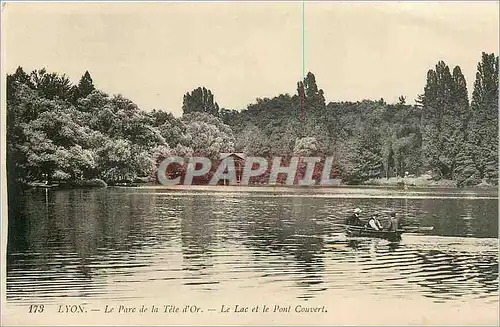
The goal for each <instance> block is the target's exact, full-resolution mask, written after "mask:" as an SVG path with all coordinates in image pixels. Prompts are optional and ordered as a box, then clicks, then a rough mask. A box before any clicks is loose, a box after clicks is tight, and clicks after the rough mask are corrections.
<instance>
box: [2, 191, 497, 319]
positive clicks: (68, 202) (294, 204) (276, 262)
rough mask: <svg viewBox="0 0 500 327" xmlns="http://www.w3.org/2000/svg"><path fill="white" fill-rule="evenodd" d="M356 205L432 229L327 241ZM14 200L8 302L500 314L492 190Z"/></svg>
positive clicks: (93, 194)
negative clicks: (363, 303)
mask: <svg viewBox="0 0 500 327" xmlns="http://www.w3.org/2000/svg"><path fill="white" fill-rule="evenodd" d="M356 207H360V208H361V209H362V210H363V213H362V217H361V218H362V219H363V218H364V219H366V218H367V215H368V213H371V212H378V213H380V214H381V215H382V217H383V218H382V219H381V220H382V222H384V219H386V217H388V214H389V213H390V212H391V211H397V212H398V213H399V215H400V216H401V217H402V218H403V223H404V224H405V225H407V226H410V225H411V226H434V230H432V231H431V232H426V233H425V234H415V233H407V234H403V239H402V241H401V242H400V243H399V244H389V243H388V242H387V241H384V240H363V241H360V242H357V243H356V244H350V245H349V244H348V245H345V244H344V245H343V244H339V245H332V244H330V242H329V241H331V240H335V239H341V238H342V237H343V226H341V225H340V224H342V223H343V222H344V219H345V218H346V217H347V216H348V215H349V214H350V213H351V211H352V210H353V209H354V208H356ZM11 212H12V213H11V216H10V217H9V229H8V232H9V234H8V249H7V252H8V253H7V283H6V287H7V294H6V295H7V300H8V304H9V305H10V306H11V307H13V308H16V307H23V306H24V307H25V306H26V304H31V303H45V304H48V305H50V304H56V303H57V304H59V303H61V299H65V301H67V300H70V301H73V302H75V301H77V302H78V303H92V302H93V301H101V302H102V301H120V303H128V302H130V303H139V302H138V301H143V300H145V301H149V302H151V301H152V300H154V299H160V298H161V299H170V300H172V299H174V298H175V299H182V300H183V301H184V300H186V301H187V300H189V301H194V302H193V303H196V301H197V299H199V300H200V301H201V300H202V299H204V300H206V301H205V302H207V301H208V303H210V300H207V299H215V298H217V299H218V300H219V302H220V301H221V300H220V299H221V297H225V296H230V297H232V298H233V299H236V300H237V301H239V303H241V302H242V301H244V300H245V299H247V300H248V301H250V302H251V301H258V300H259V299H261V300H265V299H266V298H270V297H272V298H274V299H281V301H288V302H290V303H291V302H293V303H298V304H307V303H323V304H329V305H331V303H332V302H331V301H332V299H336V301H338V300H339V299H342V301H346V302H345V303H349V301H352V302H354V303H355V302H356V301H357V299H367V297H368V298H369V299H378V300H380V301H381V303H383V302H384V301H388V302H387V303H389V302H390V301H394V300H398V299H411V301H421V302H422V301H423V302H422V303H424V302H425V303H428V304H429V305H430V306H429V308H434V306H433V304H435V305H436V307H439V308H454V307H460V306H465V305H467V306H471V305H473V306H477V307H482V308H489V309H488V310H491V311H488V312H490V313H491V314H493V313H494V314H495V315H496V314H497V312H493V310H494V309H495V310H497V309H498V295H499V294H498V282H499V278H498V193H497V192H496V191H481V190H436V189H430V190H429V189H426V190H424V189H419V190H414V191H413V190H411V191H400V190H384V189H375V188H372V189H358V188H339V189H331V190H326V191H325V190H320V191H313V190H308V189H306V190H301V191H293V192H292V191H283V192H282V191H275V192H252V191H248V192H247V191H235V190H231V191H229V192H212V191H210V190H203V191H198V192H193V191H191V192H188V191H182V192H180V191H172V190H164V189H154V188H152V189H145V188H144V189H142V188H108V189H102V190H69V191H52V190H47V191H46V190H40V191H31V192H27V193H26V194H25V195H24V196H20V197H18V198H17V200H16V207H12V208H11ZM271 294H272V296H271ZM215 302H216V303H219V302H218V301H215ZM367 303H368V305H371V304H370V303H371V302H369V301H368V302H367ZM408 303H412V302H408ZM415 303H417V302H415ZM419 303H420V302H419ZM250 304H252V303H250ZM214 307H215V304H214ZM214 309H216V310H218V309H219V308H218V307H217V308H214ZM330 323H332V321H330Z"/></svg>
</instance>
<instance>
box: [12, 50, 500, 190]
mask: <svg viewBox="0 0 500 327" xmlns="http://www.w3.org/2000/svg"><path fill="white" fill-rule="evenodd" d="M182 109H183V115H182V117H180V118H176V117H174V116H173V115H172V114H171V113H168V112H166V111H163V110H152V111H144V110H141V109H139V108H138V106H137V105H135V104H134V103H133V102H132V101H130V100H128V99H126V98H124V97H123V96H121V95H113V96H110V95H108V94H106V93H104V92H102V91H100V90H98V89H96V88H95V86H94V83H93V80H92V77H91V75H90V73H89V72H85V73H84V74H83V76H82V77H81V79H80V81H79V82H78V84H76V85H74V84H72V83H71V81H70V80H69V79H68V78H67V77H66V76H65V75H60V74H57V73H49V72H47V71H46V70H45V69H41V70H35V71H33V72H31V73H26V72H25V71H24V70H23V69H22V68H21V67H19V68H18V69H17V70H16V71H15V73H13V74H11V75H8V76H7V173H8V179H9V183H10V185H13V186H15V185H18V186H20V185H24V184H28V183H30V182H33V181H49V182H52V181H66V182H77V181H81V180H91V179H101V180H103V181H105V182H106V183H108V184H113V183H119V182H124V181H127V182H128V181H134V180H137V179H138V178H150V177H154V175H155V173H156V167H157V165H158V164H159V162H160V161H161V160H162V159H163V158H165V157H166V156H170V155H179V156H185V157H186V156H192V155H200V156H207V157H210V158H212V159H214V160H216V159H217V158H218V157H219V154H220V153H222V152H232V151H236V152H244V153H246V154H247V155H258V156H265V157H272V156H275V155H281V156H285V157H290V156H291V155H303V156H313V155H314V156H333V157H334V159H335V160H334V170H335V172H336V174H337V176H338V177H341V178H342V179H343V180H344V181H345V182H347V183H353V184H356V183H362V182H364V181H366V180H368V179H372V178H385V177H393V176H403V175H404V174H405V172H409V173H410V174H415V175H420V174H423V173H427V172H428V173H430V174H432V176H433V177H434V178H435V179H442V178H443V179H452V180H455V181H457V182H458V184H459V185H460V186H468V185H475V184H478V183H480V182H487V183H490V184H495V185H496V184H497V180H498V57H497V56H495V55H494V54H486V53H483V55H482V58H481V61H480V62H479V64H478V70H477V74H476V81H475V83H474V90H473V92H472V99H471V101H469V98H468V92H467V85H466V83H465V78H464V76H463V74H462V72H461V69H460V67H458V66H457V67H455V68H454V69H453V70H451V71H450V69H449V67H448V66H447V65H446V64H445V63H444V62H442V61H440V62H439V63H438V64H437V65H436V67H435V68H434V69H431V70H429V72H428V74H427V81H426V85H425V87H424V89H423V93H422V94H421V95H420V96H419V97H418V99H417V104H416V105H410V104H407V103H406V98H405V97H403V96H401V97H400V99H399V102H398V103H394V104H387V103H386V102H385V101H384V100H383V99H380V100H377V101H373V100H364V101H358V102H330V103H326V101H325V97H324V93H323V90H321V89H320V88H319V87H318V85H317V83H316V80H315V76H314V75H313V74H312V73H308V74H307V76H306V78H305V79H304V80H303V81H300V82H298V83H297V93H296V94H294V95H290V94H280V95H278V96H276V97H274V98H264V99H257V100H256V102H255V103H252V104H249V105H248V106H247V108H246V109H244V110H234V109H226V108H219V105H218V104H217V102H215V99H214V95H213V94H212V92H211V91H210V90H208V89H207V88H205V87H200V88H197V89H195V90H193V91H191V92H188V93H186V95H185V96H184V101H183V106H182ZM302 109H304V112H305V116H304V117H302Z"/></svg>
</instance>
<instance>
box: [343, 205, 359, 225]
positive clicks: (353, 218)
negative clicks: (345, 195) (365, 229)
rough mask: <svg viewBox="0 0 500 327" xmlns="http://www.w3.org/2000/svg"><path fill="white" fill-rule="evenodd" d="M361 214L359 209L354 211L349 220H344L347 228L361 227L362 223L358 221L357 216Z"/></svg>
mask: <svg viewBox="0 0 500 327" xmlns="http://www.w3.org/2000/svg"><path fill="white" fill-rule="evenodd" d="M360 213H361V209H360V208H356V209H354V212H353V214H352V215H351V216H349V218H347V219H346V221H345V223H346V225H349V226H363V222H362V221H361V219H359V214H360Z"/></svg>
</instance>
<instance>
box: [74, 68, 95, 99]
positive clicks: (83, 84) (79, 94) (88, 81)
mask: <svg viewBox="0 0 500 327" xmlns="http://www.w3.org/2000/svg"><path fill="white" fill-rule="evenodd" d="M94 90H95V86H94V83H93V81H92V77H90V73H89V71H88V70H86V71H85V73H84V74H83V76H82V77H81V78H80V82H79V83H78V85H77V86H75V87H74V91H73V92H74V95H73V96H74V99H73V101H75V102H76V101H77V100H78V99H81V98H85V97H87V96H88V95H89V94H90V93H92V92H93V91H94Z"/></svg>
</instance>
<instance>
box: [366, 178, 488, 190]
mask: <svg viewBox="0 0 500 327" xmlns="http://www.w3.org/2000/svg"><path fill="white" fill-rule="evenodd" d="M363 185H366V186H382V187H416V188H420V187H421V188H424V187H437V188H457V187H459V186H458V185H457V182H456V181H454V180H450V179H441V180H437V181H436V180H433V179H432V178H431V176H429V175H422V176H418V177H405V178H402V177H391V178H377V179H370V180H368V181H366V182H364V183H363ZM471 187H481V188H496V187H497V186H495V185H492V184H489V183H487V182H485V181H483V182H481V183H479V184H477V185H474V186H471Z"/></svg>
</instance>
